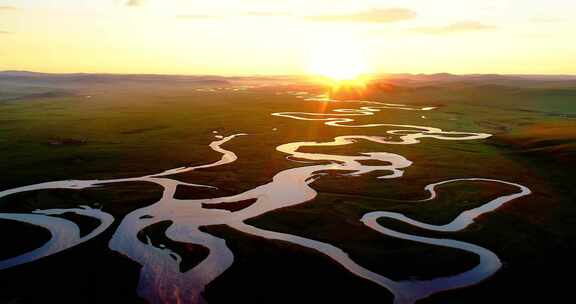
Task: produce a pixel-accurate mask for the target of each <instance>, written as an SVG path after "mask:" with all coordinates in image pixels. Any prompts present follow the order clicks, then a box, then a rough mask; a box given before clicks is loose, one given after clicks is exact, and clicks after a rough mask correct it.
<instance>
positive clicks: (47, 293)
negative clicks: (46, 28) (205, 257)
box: [0, 82, 576, 303]
mask: <svg viewBox="0 0 576 304" xmlns="http://www.w3.org/2000/svg"><path fill="white" fill-rule="evenodd" d="M0 85H1V83H0ZM198 87H199V86H193V85H190V86H187V85H184V84H182V83H179V84H177V85H169V84H165V83H158V84H156V83H148V84H146V85H144V84H140V85H137V84H134V83H130V85H125V86H122V85H121V84H118V83H115V84H114V85H110V84H101V83H100V84H98V85H94V86H93V87H91V86H86V85H84V86H82V87H78V88H72V89H71V88H66V92H67V93H66V94H61V95H58V96H44V95H43V96H39V97H38V96H35V97H34V96H33V97H25V98H20V99H10V100H8V99H7V100H5V101H0V156H1V157H2V161H1V162H0V168H1V171H2V173H3V174H1V175H0V190H4V189H9V188H13V187H17V186H23V185H28V184H34V183H39V182H44V181H53V180H64V179H109V178H115V177H133V176H141V175H145V174H151V173H156V172H161V171H163V170H166V169H170V168H175V167H180V166H187V165H197V164H202V163H207V162H212V161H215V160H217V159H218V158H219V157H220V155H218V154H216V153H215V152H213V151H212V150H210V149H209V147H208V144H209V143H210V142H211V141H212V140H214V135H215V134H214V133H213V131H214V130H216V131H218V132H219V134H222V135H230V134H234V133H247V134H249V135H247V136H242V137H238V138H236V139H234V140H232V141H230V142H228V143H226V144H225V146H224V148H226V149H229V150H231V151H234V152H235V153H236V154H237V155H238V157H239V159H238V160H237V161H236V162H234V163H231V164H228V165H224V166H220V167H215V168H210V169H204V170H198V171H193V172H189V173H185V174H180V175H177V176H174V177H173V178H176V179H179V180H183V181H187V182H192V183H199V184H209V185H213V186H217V187H219V189H218V190H204V189H197V188H190V187H179V188H178V191H177V194H176V196H177V197H178V198H182V199H186V198H188V199H191V198H205V197H216V196H222V195H231V194H237V193H241V192H243V191H246V190H248V189H251V188H253V187H255V186H258V185H261V184H263V183H267V182H268V181H270V180H271V178H272V177H273V176H274V174H276V173H278V172H279V171H281V170H284V169H287V168H292V167H298V166H304V165H305V164H300V163H295V162H290V161H288V160H286V159H285V156H286V155H283V154H282V153H280V152H277V151H275V147H276V146H278V145H280V144H283V143H288V142H296V141H323V140H331V139H332V138H333V137H335V136H340V135H383V133H384V132H385V130H386V128H362V129H354V128H336V127H330V126H326V125H324V124H323V123H322V122H314V121H297V120H291V119H287V118H280V117H273V116H271V115H270V113H273V112H288V111H297V112H318V111H321V109H322V106H323V105H322V104H320V103H318V102H311V101H303V100H300V99H296V98H294V96H289V95H277V94H276V93H277V92H279V91H286V90H301V89H307V90H311V91H313V90H315V91H320V89H319V88H317V87H311V86H310V85H300V84H298V85H282V86H280V85H271V86H268V87H264V88H255V89H251V90H247V91H226V90H224V91H218V92H200V91H196V90H195V89H196V88H198ZM14 90H15V89H14ZM14 90H11V91H10V92H11V93H10V94H12V95H14V96H16V95H17V94H16V93H13V91H14ZM62 90H63V89H62V88H58V89H57V91H58V92H61V91H62ZM42 92H44V91H42ZM12 95H11V96H12ZM23 96H26V95H23ZM87 96H90V98H87ZM574 96H576V84H574V85H573V86H568V85H566V83H562V85H559V84H555V83H547V84H539V85H536V84H532V85H525V84H523V85H518V84H515V83H512V84H506V85H486V84H482V83H473V82H467V83H441V84H438V83H433V84H427V85H422V86H408V85H406V86H403V85H402V83H394V87H393V89H388V90H385V91H379V90H374V91H373V92H372V93H371V94H370V95H369V96H365V97H366V98H370V99H373V100H376V101H383V102H396V103H403V104H418V105H436V106H439V108H438V109H437V110H435V111H431V112H425V113H424V114H423V113H422V112H412V111H400V110H383V111H382V112H379V113H377V114H376V115H374V116H369V117H368V116H367V117H359V118H358V120H357V123H358V124H363V123H376V122H381V123H391V124H394V123H397V124H414V125H423V126H432V127H439V128H442V129H444V130H447V131H463V132H486V133H492V134H494V136H493V137H492V138H489V139H486V140H478V141H456V142H450V141H439V140H434V139H423V140H422V143H421V144H418V145H406V146H402V145H379V144H375V143H372V142H367V141H358V142H357V143H355V144H353V145H347V146H340V147H326V148H322V149H320V148H314V149H308V148H306V149H302V151H307V152H322V153H328V154H330V153H335V154H336V153H337V154H349V155H355V154H358V153H362V152H390V153H397V154H401V155H403V156H404V157H406V158H407V159H409V160H411V161H413V162H414V164H413V165H412V166H411V167H409V168H407V169H406V172H405V175H404V177H402V178H400V179H392V180H379V179H377V178H376V177H377V176H378V174H377V173H372V174H367V175H364V176H360V177H349V176H341V175H338V174H330V175H329V176H326V177H324V178H322V179H320V180H318V181H316V182H315V183H314V184H313V186H314V188H315V189H317V190H318V192H319V195H318V197H316V198H315V199H314V200H312V201H310V202H307V203H305V204H302V205H299V206H294V207H290V208H285V209H280V210H276V211H274V212H271V213H269V214H265V215H263V216H260V217H258V218H255V219H251V220H249V221H248V222H249V223H250V224H253V225H255V226H258V227H261V228H264V229H270V230H274V231H280V232H286V233H293V234H296V235H300V236H304V237H309V238H312V239H316V240H321V241H325V242H329V243H332V244H335V245H337V246H339V247H341V248H343V249H344V250H345V251H347V252H348V253H349V254H350V255H351V256H352V257H353V258H355V259H356V260H357V261H359V263H360V264H362V265H364V266H366V267H367V268H370V269H372V270H375V271H377V272H379V273H382V274H384V275H386V276H389V277H391V278H393V279H410V278H431V277H435V276H439V275H447V274H454V273H458V272H460V271H463V270H465V269H468V268H469V267H470V266H472V265H474V264H475V263H476V261H477V258H476V257H475V256H473V255H470V254H466V253H463V252H460V251H456V250H450V249H446V248H441V247H434V246H428V245H420V244H416V243H413V242H408V241H402V240H398V239H393V238H390V237H385V236H383V235H381V234H378V233H375V232H374V231H372V230H370V229H368V228H366V227H364V226H363V224H362V223H361V222H360V221H359V219H360V217H361V216H362V215H363V214H365V213H366V212H370V211H378V210H386V211H395V212H401V213H404V214H406V215H408V216H410V217H413V218H415V219H418V220H422V221H426V222H429V223H438V224H441V223H446V222H448V221H449V220H450V219H452V218H453V217H454V216H455V215H457V214H458V213H459V212H461V211H462V210H465V209H469V208H471V207H475V206H478V205H481V204H482V203H484V202H486V201H487V200H489V199H491V198H494V197H496V196H498V195H501V194H507V193H510V192H511V191H514V189H512V188H511V187H508V186H503V185H494V184H489V183H483V182H461V183H455V184H450V185H445V186H442V187H440V188H439V190H438V194H439V196H438V198H437V199H436V200H433V201H430V202H424V203H413V202H409V201H410V200H418V199H422V198H425V197H426V195H427V193H425V192H424V186H426V185H427V184H430V183H434V182H438V181H442V180H447V179H452V178H465V177H483V178H495V179H502V180H506V181H510V182H516V183H520V184H523V185H526V186H528V187H530V188H531V189H532V190H533V192H534V193H533V195H531V196H528V197H524V198H521V199H519V200H516V201H513V202H512V203H510V204H509V205H507V206H506V207H504V208H502V209H500V210H498V211H497V212H494V213H491V214H488V215H485V216H483V217H482V218H481V219H480V220H479V221H478V222H477V223H475V224H473V225H472V226H471V227H469V228H468V229H466V230H465V231H462V232H459V233H449V234H442V233H426V232H423V231H419V230H418V229H416V228H412V227H409V226H406V225H404V224H401V223H397V222H394V221H391V220H387V221H383V222H382V223H383V224H385V225H386V226H387V227H391V228H393V229H397V230H399V231H403V232H417V233H419V234H423V235H430V236H434V237H444V238H453V239H458V240H463V241H469V242H472V243H474V244H478V245H481V246H484V247H487V248H489V249H491V250H493V251H494V252H495V253H496V254H498V255H499V256H500V258H501V259H502V261H503V263H504V267H503V268H502V270H501V271H499V272H498V273H497V274H496V275H495V276H494V277H493V278H491V279H489V280H487V281H485V282H483V283H482V284H480V285H477V286H474V287H471V288H466V289H462V290H456V291H450V292H445V293H441V294H438V295H436V296H433V297H431V298H429V299H426V300H423V301H422V302H426V303H464V302H465V303H485V302H486V301H489V300H491V299H492V300H493V299H495V298H497V297H498V299H499V301H500V300H502V301H504V300H516V301H522V300H524V301H528V302H530V301H532V302H533V301H544V300H547V301H553V300H554V299H560V298H561V297H562V296H563V295H565V294H569V292H570V289H568V286H569V285H568V284H569V283H570V282H563V281H561V279H560V275H561V274H563V273H568V272H569V270H570V269H573V268H574V267H575V263H574V261H573V256H574V254H575V253H576V229H574V228H575V227H576V206H575V202H576V190H574V187H573V180H574V178H575V174H574V172H573V171H572V170H571V168H574V165H575V163H574V159H576V158H575V156H576V155H575V153H576V120H574V115H575V113H576V103H575V102H576V101H575V100H574ZM355 106H356V104H354V103H331V104H329V105H328V108H327V109H326V110H330V109H337V108H342V107H355ZM422 115H425V117H424V118H423V117H422ZM72 139H73V141H71V140H72ZM55 141H57V142H59V144H54V142H55ZM60 143H63V144H60ZM159 195H160V188H158V187H157V186H155V185H151V184H146V183H131V184H117V185H113V186H106V187H102V188H95V189H86V190H81V191H76V190H45V191H35V192H31V193H24V194H19V195H15V196H10V197H6V198H4V199H0V212H30V211H32V210H34V209H37V208H60V207H73V206H77V205H91V206H98V207H101V208H102V209H103V210H104V211H106V212H109V213H111V214H113V215H114V217H115V218H116V219H117V222H116V223H115V226H113V227H111V228H110V229H109V230H107V231H106V233H103V234H102V235H100V236H98V237H97V238H96V239H95V240H93V241H91V242H88V243H85V244H82V245H80V246H77V247H75V248H73V249H71V250H68V251H65V252H62V253H59V254H56V255H54V256H53V257H49V258H46V259H42V260H39V261H37V262H34V263H31V264H27V265H22V266H20V267H16V268H14V269H10V270H5V271H0V282H1V283H2V284H0V285H1V286H2V287H0V302H2V301H4V302H10V301H16V303H37V302H38V301H39V300H42V301H44V302H49V301H56V302H85V303H86V302H89V303H101V302H109V301H118V300H123V301H124V302H126V303H132V302H135V303H137V302H139V301H141V300H139V299H138V298H137V297H136V294H135V290H136V284H137V278H138V273H137V272H138V268H139V267H138V265H137V264H135V263H133V262H131V261H130V260H128V259H127V258H125V257H122V256H120V255H119V254H116V253H114V252H111V251H110V250H108V249H107V241H108V240H109V238H110V236H111V234H112V233H113V232H114V228H115V227H116V225H118V223H119V221H120V220H121V219H122V217H123V216H124V215H125V214H127V213H128V212H130V211H131V210H134V209H137V208H140V207H143V206H146V205H149V204H151V203H153V202H154V201H155V200H157V199H158V197H159ZM78 222H79V223H82V225H83V226H82V225H81V228H82V227H84V226H85V227H87V228H86V229H89V227H90V222H89V221H86V220H85V219H84V220H83V219H79V220H78ZM169 224H170V223H163V224H162V225H160V226H158V227H151V228H150V231H145V232H143V233H144V234H146V235H149V236H151V237H150V238H151V239H152V241H153V242H162V243H167V242H169V240H166V239H161V238H162V231H163V230H165V229H166V225H169ZM205 230H206V231H207V232H209V233H211V234H214V235H216V236H220V237H223V238H225V239H226V240H227V242H228V245H229V246H230V248H231V249H232V250H233V252H234V253H235V263H234V265H233V266H232V267H231V268H230V269H229V270H228V271H226V273H224V274H223V275H222V276H221V277H219V278H218V279H216V280H215V281H214V282H213V283H211V284H210V285H209V286H208V288H207V290H206V298H207V300H208V301H209V302H210V303H230V302H232V301H234V302H240V303H242V302H249V303H264V302H266V303H269V301H270V299H271V298H272V297H274V298H275V299H279V300H278V301H276V302H281V303H289V302H290V303H293V302H296V301H300V302H312V301H315V300H318V301H320V300H324V301H332V302H335V303H352V302H355V301H356V302H360V303H364V302H368V301H380V302H384V303H385V302H389V301H390V299H391V295H390V294H389V293H388V292H387V291H386V290H385V289H383V288H379V287H378V286H376V285H374V284H372V283H370V282H368V281H365V280H362V279H359V278H357V277H355V276H353V275H351V274H349V273H347V272H346V271H345V270H344V269H343V268H341V267H340V266H338V265H337V264H335V263H334V262H333V261H331V260H330V259H328V258H326V257H324V256H323V255H321V254H318V253H316V252H313V251H311V250H308V249H305V248H300V247H297V246H294V245H290V244H287V243H283V242H279V241H270V240H266V239H260V238H256V237H251V236H247V235H244V234H242V233H239V232H237V231H235V230H233V229H231V228H228V227H225V226H213V227H205ZM15 231H18V232H17V233H16V232H15ZM47 237H48V236H47V235H46V232H45V231H42V230H41V229H40V228H35V227H32V226H30V227H28V226H26V225H24V224H20V223H15V222H10V221H3V220H2V221H0V241H1V242H2V244H3V245H2V246H3V247H10V251H4V252H3V253H2V254H1V255H0V258H1V257H2V256H3V255H13V254H16V253H18V252H25V251H27V250H29V249H30V248H34V246H37V244H41V243H42V240H45V239H46V238H47ZM23 240H25V241H23ZM172 245H173V246H171V248H172V247H174V248H178V250H179V252H181V253H182V254H181V255H182V256H184V257H185V263H187V264H186V265H187V267H191V265H193V264H194V263H196V262H197V260H198V256H199V255H200V256H201V255H202V254H204V253H203V251H202V249H201V248H197V247H194V246H186V245H185V244H172ZM55 273H58V276H57V277H58V278H59V279H58V280H54V279H53V278H54V274H55ZM60 290H66V292H65V293H62V292H59V291H60ZM72 290H73V291H72ZM95 290H97V294H98V295H97V296H94V291H95Z"/></svg>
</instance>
